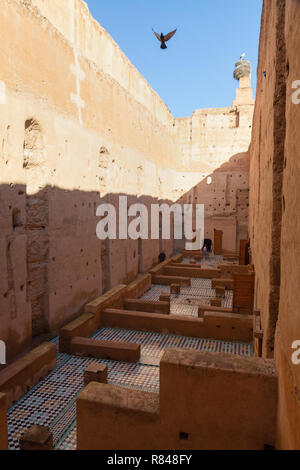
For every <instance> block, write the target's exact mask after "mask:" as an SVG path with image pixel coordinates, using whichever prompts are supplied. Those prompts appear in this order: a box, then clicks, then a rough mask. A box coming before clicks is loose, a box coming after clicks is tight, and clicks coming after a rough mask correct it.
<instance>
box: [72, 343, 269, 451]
mask: <svg viewBox="0 0 300 470" xmlns="http://www.w3.org/2000/svg"><path fill="white" fill-rule="evenodd" d="M277 383H278V379H277V375H276V370H275V365H274V361H273V360H263V359H256V358H247V357H242V356H236V355H232V354H222V353H209V352H200V351H194V350H183V349H178V350H177V349H168V350H167V351H166V352H165V353H164V356H163V358H162V360H161V364H160V384H161V386H160V395H159V397H158V396H157V395H154V394H152V393H147V392H141V391H135V390H128V389H125V388H121V387H115V386H112V385H105V384H96V383H90V384H89V385H88V387H87V388H86V389H85V390H84V391H83V392H82V393H81V394H80V395H79V397H78V399H77V439H78V441H77V442H78V450H104V449H105V450H115V449H118V450H144V449H148V450H158V449H162V448H163V449H165V450H263V449H264V447H265V446H266V445H267V446H274V444H275V429H276V407H277V396H278V389H277ZM174 390H176V393H174ZM187 397H188V400H187ZM174 410H176V412H174Z"/></svg>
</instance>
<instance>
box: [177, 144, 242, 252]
mask: <svg viewBox="0 0 300 470" xmlns="http://www.w3.org/2000/svg"><path fill="white" fill-rule="evenodd" d="M249 167H250V158H249V151H248V152H244V153H238V154H236V155H233V156H232V157H231V158H230V159H229V160H228V161H227V162H226V163H224V164H223V165H221V166H220V167H219V168H217V169H216V170H215V171H214V172H213V173H211V174H210V175H208V176H207V177H206V178H204V179H203V180H202V181H200V182H199V183H198V184H197V185H196V186H194V187H193V188H191V189H190V190H189V191H187V192H186V193H185V194H184V195H183V196H181V197H180V198H179V199H178V201H177V202H178V203H180V204H191V203H194V204H204V205H205V238H209V239H212V240H213V238H214V229H216V230H222V231H223V233H224V236H223V248H224V249H226V250H229V251H235V250H237V249H238V248H239V242H240V240H247V239H248V238H249V236H248V221H249ZM182 247H183V246H182V243H177V242H176V243H175V250H176V251H177V250H179V249H180V248H182Z"/></svg>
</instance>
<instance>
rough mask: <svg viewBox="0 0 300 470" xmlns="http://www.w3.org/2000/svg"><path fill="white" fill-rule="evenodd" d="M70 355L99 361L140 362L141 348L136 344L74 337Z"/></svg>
mask: <svg viewBox="0 0 300 470" xmlns="http://www.w3.org/2000/svg"><path fill="white" fill-rule="evenodd" d="M70 354H73V355H75V356H83V357H95V358H97V359H112V360H113V361H121V362H133V363H135V362H138V361H139V360H140V356H141V346H140V344H135V343H117V342H113V341H99V340H97V339H90V338H80V337H76V336H75V337H74V338H72V340H71V343H70Z"/></svg>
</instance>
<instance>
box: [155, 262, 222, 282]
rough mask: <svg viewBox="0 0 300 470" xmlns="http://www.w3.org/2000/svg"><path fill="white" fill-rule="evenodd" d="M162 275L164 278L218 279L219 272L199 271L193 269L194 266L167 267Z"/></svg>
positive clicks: (212, 270) (214, 270)
mask: <svg viewBox="0 0 300 470" xmlns="http://www.w3.org/2000/svg"><path fill="white" fill-rule="evenodd" d="M163 275H165V276H184V277H193V278H197V279H215V278H218V277H220V270H218V269H201V268H198V269H197V268H195V267H194V266H193V267H191V266H188V265H186V266H183V265H182V267H176V266H167V267H164V269H163Z"/></svg>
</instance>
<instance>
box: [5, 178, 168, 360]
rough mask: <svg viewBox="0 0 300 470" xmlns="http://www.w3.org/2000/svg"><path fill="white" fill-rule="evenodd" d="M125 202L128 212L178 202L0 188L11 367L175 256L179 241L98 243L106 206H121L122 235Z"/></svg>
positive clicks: (50, 189) (20, 186)
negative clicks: (95, 303) (105, 296)
mask: <svg viewBox="0 0 300 470" xmlns="http://www.w3.org/2000/svg"><path fill="white" fill-rule="evenodd" d="M119 196H127V205H128V207H129V206H131V205H132V204H135V203H143V204H144V205H146V206H147V207H148V208H150V206H151V204H156V203H158V202H160V203H162V202H168V203H171V201H158V200H157V199H155V198H152V197H150V196H141V197H139V198H137V196H134V195H125V194H108V195H106V196H105V197H104V198H102V199H100V197H99V192H96V191H94V192H84V191H79V190H73V191H69V190H63V189H60V188H57V187H51V186H46V187H45V188H43V189H42V190H40V191H38V192H37V193H35V194H28V187H27V186H25V185H23V184H10V185H9V184H7V185H6V184H3V185H1V186H0V201H1V211H0V229H1V232H0V250H1V256H0V263H1V277H0V339H1V340H3V341H4V342H5V343H6V347H7V358H8V361H10V360H11V359H12V358H13V357H14V356H16V355H17V354H19V353H21V352H22V351H24V349H25V348H26V347H28V346H29V345H30V344H31V341H32V338H35V337H38V336H40V335H43V334H44V333H48V332H52V331H56V330H57V329H58V328H60V327H61V326H63V325H64V324H65V323H67V322H68V321H70V320H72V319H73V318H75V317H76V316H78V314H80V313H83V307H84V305H85V304H86V303H87V302H89V301H90V300H92V299H93V298H95V297H97V296H99V295H101V294H102V293H103V292H105V291H107V290H109V289H110V288H112V287H114V286H116V285H117V284H120V283H125V284H127V283H130V282H132V281H133V280H134V279H135V278H136V276H137V275H138V273H139V272H140V273H142V272H146V271H147V270H149V269H150V268H152V267H153V266H154V265H156V264H157V263H158V255H159V253H160V252H161V251H165V253H166V254H167V256H169V255H170V254H172V253H173V236H172V234H171V240H159V239H158V240H151V239H149V240H142V239H139V240H131V239H127V240H106V241H102V240H100V239H99V238H98V237H97V235H96V228H97V224H98V223H99V221H100V220H101V217H97V216H96V212H97V208H98V206H99V205H100V204H101V203H110V204H112V205H113V206H115V207H116V209H117V210H116V213H117V230H118V228H119V222H118V219H119V215H118V207H119ZM148 212H149V221H150V210H148ZM133 218H135V217H132V219H133ZM129 222H130V218H129ZM150 227H151V224H150V223H149V230H150Z"/></svg>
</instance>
